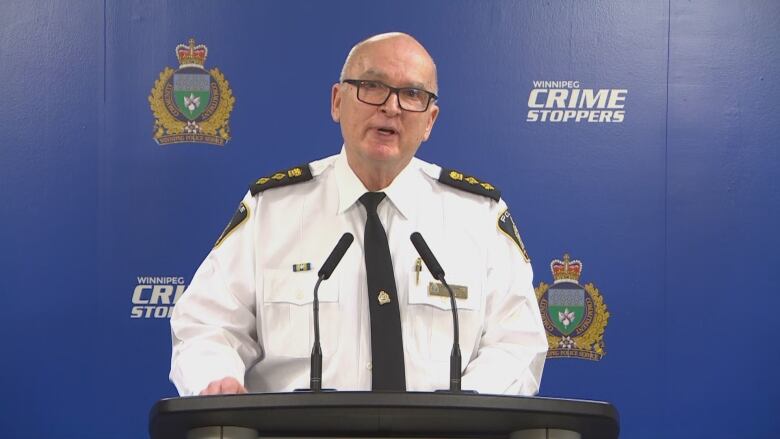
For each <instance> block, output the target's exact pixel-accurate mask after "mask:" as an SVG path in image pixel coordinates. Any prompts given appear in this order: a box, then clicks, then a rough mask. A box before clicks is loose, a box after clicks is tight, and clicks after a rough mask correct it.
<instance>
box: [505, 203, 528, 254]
mask: <svg viewBox="0 0 780 439" xmlns="http://www.w3.org/2000/svg"><path fill="white" fill-rule="evenodd" d="M498 230H501V231H502V232H504V235H506V236H508V237H509V239H511V240H512V241H514V243H515V244H517V247H518V248H519V249H520V253H522V254H523V258H525V262H531V258H530V257H528V252H527V251H526V249H525V244H523V239H522V238H520V232H518V231H517V226H516V225H515V222H514V221H513V220H512V214H510V213H509V209H507V210H505V211H503V212H502V213H501V215H499V216H498Z"/></svg>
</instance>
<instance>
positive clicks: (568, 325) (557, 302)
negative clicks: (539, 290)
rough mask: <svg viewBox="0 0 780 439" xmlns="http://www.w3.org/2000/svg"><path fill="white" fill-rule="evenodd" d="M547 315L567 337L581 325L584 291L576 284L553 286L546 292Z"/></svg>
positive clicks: (583, 310) (583, 312) (583, 309)
mask: <svg viewBox="0 0 780 439" xmlns="http://www.w3.org/2000/svg"><path fill="white" fill-rule="evenodd" d="M547 303H548V306H547V313H548V316H549V317H550V321H551V322H552V324H553V325H554V326H555V328H556V329H558V330H559V331H560V332H561V334H563V335H569V334H571V333H572V332H574V330H575V329H577V326H579V325H580V323H582V318H583V316H584V314H585V290H584V289H583V288H582V287H581V286H579V285H577V284H559V285H553V286H552V287H551V288H550V290H549V291H548V292H547Z"/></svg>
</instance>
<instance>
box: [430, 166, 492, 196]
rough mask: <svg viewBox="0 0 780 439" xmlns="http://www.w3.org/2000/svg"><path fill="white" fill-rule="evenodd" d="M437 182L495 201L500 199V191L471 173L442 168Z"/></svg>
mask: <svg viewBox="0 0 780 439" xmlns="http://www.w3.org/2000/svg"><path fill="white" fill-rule="evenodd" d="M439 182H440V183H444V184H446V185H447V186H452V187H454V188H457V189H461V190H464V191H466V192H471V193H472V194H478V195H484V196H486V197H488V198H492V199H494V200H496V201H498V200H500V199H501V191H500V190H498V189H496V187H495V186H493V185H492V184H490V183H487V182H484V181H481V180H480V179H478V178H477V177H474V176H473V175H464V174H463V173H462V172H460V171H456V170H454V169H442V170H441V174H439Z"/></svg>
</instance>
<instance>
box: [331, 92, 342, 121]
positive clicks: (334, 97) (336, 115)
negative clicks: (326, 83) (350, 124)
mask: <svg viewBox="0 0 780 439" xmlns="http://www.w3.org/2000/svg"><path fill="white" fill-rule="evenodd" d="M340 91H341V86H340V84H333V87H332V88H331V91H330V117H332V118H333V122H336V123H338V122H339V121H340V120H341V93H340Z"/></svg>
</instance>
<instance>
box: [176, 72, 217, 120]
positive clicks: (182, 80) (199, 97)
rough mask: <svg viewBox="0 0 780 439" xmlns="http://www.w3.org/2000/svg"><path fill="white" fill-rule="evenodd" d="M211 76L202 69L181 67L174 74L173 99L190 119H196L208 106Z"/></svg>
mask: <svg viewBox="0 0 780 439" xmlns="http://www.w3.org/2000/svg"><path fill="white" fill-rule="evenodd" d="M210 85H211V76H210V75H209V74H208V72H206V71H203V70H200V69H189V68H188V69H181V70H179V71H177V72H176V73H174V75H173V99H174V101H175V102H176V107H177V108H178V109H179V111H181V113H182V115H183V116H184V117H185V118H187V119H188V120H195V119H196V118H197V117H198V116H200V115H201V114H203V112H204V111H205V110H206V107H208V103H209V97H210V93H209V90H210Z"/></svg>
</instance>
